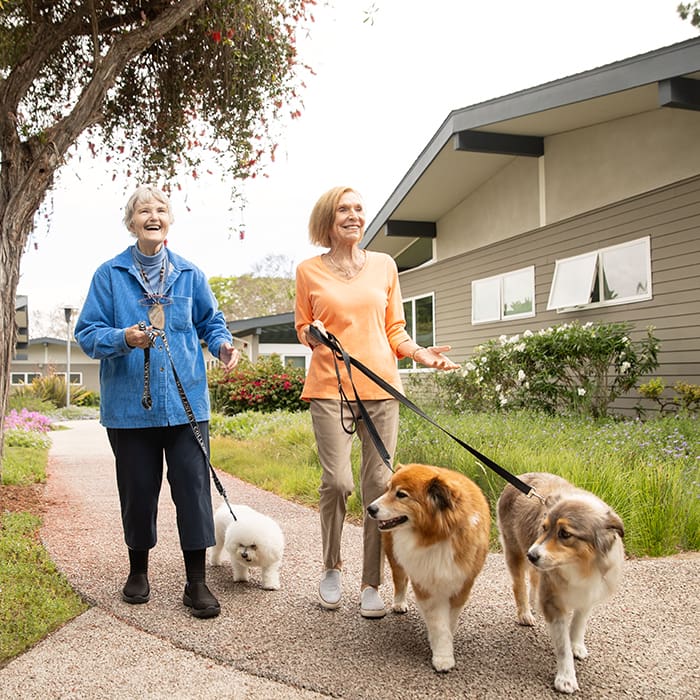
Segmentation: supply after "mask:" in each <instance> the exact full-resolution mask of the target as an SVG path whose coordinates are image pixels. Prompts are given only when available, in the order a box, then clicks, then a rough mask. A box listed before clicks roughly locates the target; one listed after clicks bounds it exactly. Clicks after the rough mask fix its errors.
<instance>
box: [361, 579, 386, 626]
mask: <svg viewBox="0 0 700 700" xmlns="http://www.w3.org/2000/svg"><path fill="white" fill-rule="evenodd" d="M360 615H362V617H369V618H378V617H384V615H386V608H385V607H384V601H383V600H382V599H381V597H380V595H379V591H377V589H376V588H372V586H367V588H365V589H364V591H362V594H361V596H360Z"/></svg>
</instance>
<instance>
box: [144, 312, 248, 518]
mask: <svg viewBox="0 0 700 700" xmlns="http://www.w3.org/2000/svg"><path fill="white" fill-rule="evenodd" d="M139 330H142V331H143V332H144V333H145V334H146V335H147V336H148V339H149V341H150V345H149V346H148V347H147V348H145V349H144V351H143V397H142V398H141V405H142V406H143V407H144V408H145V409H146V410H150V409H151V407H152V406H153V401H152V399H151V384H150V376H151V374H150V372H151V369H150V365H151V358H150V348H151V346H152V345H153V344H154V343H155V342H156V338H158V337H160V338H161V339H162V341H163V347H164V348H165V352H166V353H167V354H168V359H169V360H170V367H171V368H172V370H173V377H174V378H175V384H176V385H177V391H178V393H179V394H180V400H181V401H182V406H183V408H184V409H185V413H186V414H187V420H189V422H190V426H192V432H193V433H194V436H195V438H196V439H197V442H198V443H199V447H200V449H201V450H202V454H203V455H204V459H205V460H206V462H207V464H208V465H209V471H210V472H211V478H212V480H213V481H214V486H216V490H217V491H218V492H219V495H220V496H221V498H223V499H224V502H225V503H226V505H227V506H228V510H229V513H231V516H232V517H233V519H234V520H238V518H236V516H235V514H234V512H233V509H232V508H231V504H230V503H229V502H228V498H227V497H226V489H224V486H223V484H222V483H221V481H220V480H219V477H218V476H217V475H216V472H215V471H214V467H213V466H212V463H211V460H210V459H209V454H208V453H207V448H206V445H205V444H204V437H203V436H202V431H201V430H200V429H199V425H198V424H197V419H196V418H195V417H194V411H193V410H192V406H191V405H190V401H189V399H188V398H187V394H185V389H184V388H183V386H182V382H181V381H180V377H179V376H178V374H177V370H176V369H175V362H173V356H172V354H171V353H170V346H169V345H168V339H167V337H166V335H165V331H162V330H156V329H149V328H148V327H147V326H146V324H145V323H144V322H143V321H139Z"/></svg>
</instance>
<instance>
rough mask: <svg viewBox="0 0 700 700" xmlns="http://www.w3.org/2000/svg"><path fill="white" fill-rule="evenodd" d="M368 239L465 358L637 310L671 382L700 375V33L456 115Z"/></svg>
mask: <svg viewBox="0 0 700 700" xmlns="http://www.w3.org/2000/svg"><path fill="white" fill-rule="evenodd" d="M362 245H363V247H366V248H368V249H370V250H377V251H383V252H386V253H389V254H390V255H392V256H393V257H394V259H395V260H396V262H397V264H398V267H399V270H400V279H401V288H402V293H403V296H404V300H405V304H406V305H405V308H406V312H407V318H408V320H409V325H410V328H409V330H412V331H413V333H414V337H416V339H417V340H418V341H419V342H421V343H422V344H429V343H433V342H437V343H440V344H443V343H446V344H450V345H452V347H453V349H452V351H451V353H450V355H451V357H452V358H453V359H455V360H458V361H463V360H465V359H466V358H468V357H469V355H470V353H471V352H472V349H473V348H474V347H475V346H476V345H479V344H480V343H482V342H484V341H486V340H488V339H491V338H495V337H498V336H500V335H514V334H517V333H521V332H523V331H525V330H526V329H530V330H532V331H536V330H539V329H541V328H546V327H548V326H551V325H554V324H561V323H565V322H570V321H573V320H575V319H576V320H579V321H581V322H584V323H585V322H587V321H628V322H631V323H633V324H634V326H635V329H636V332H638V333H639V334H642V333H643V332H644V331H645V329H646V327H647V326H648V325H653V326H654V327H655V329H656V330H655V335H656V336H657V337H658V338H659V339H660V341H661V352H660V356H659V359H660V367H659V369H658V370H657V373H656V376H661V377H663V378H664V379H665V380H666V384H667V386H671V385H673V383H674V382H675V381H677V380H682V381H686V382H690V383H693V384H700V275H699V274H698V269H700V38H698V39H693V40H690V41H686V42H683V43H680V44H675V45H672V46H668V47H665V48H662V49H659V50H657V51H653V52H651V53H647V54H643V55H640V56H634V57H632V58H629V59H626V60H624V61H620V62H618V63H613V64H610V65H607V66H603V67H600V68H595V69H593V70H590V71H587V72H585V73H580V74H578V75H573V76H570V77H566V78H562V79H561V80H557V81H554V82H551V83H547V84H545V85H540V86H537V87H534V88H531V89H529V90H524V91H522V92H518V93H515V94H512V95H507V96H505V97H500V98H497V99H494V100H490V101H488V102H483V103H480V104H476V105H473V106H471V107H467V108H465V109H459V110H456V111H454V112H452V113H450V114H449V115H448V117H447V119H446V120H445V121H444V122H443V124H442V125H441V126H440V127H439V129H438V130H437V132H436V133H435V135H434V136H433V138H432V139H431V140H430V142H429V143H428V144H427V145H426V147H425V148H424V150H423V152H422V153H420V154H419V155H418V158H417V159H416V161H415V162H414V164H413V165H412V167H411V168H410V170H409V171H408V172H407V173H406V175H405V176H404V178H403V179H402V180H401V182H399V183H398V185H397V187H396V189H395V190H394V192H393V194H392V195H391V197H390V198H389V199H388V200H387V202H386V203H385V204H384V205H383V206H382V208H381V210H380V211H379V213H378V214H377V216H376V217H375V218H374V219H373V221H372V222H371V223H370V224H369V226H368V228H367V232H366V234H365V238H364V239H363V242H362ZM633 393H634V394H635V395H634V396H630V397H629V398H628V399H626V400H625V401H622V402H621V405H620V406H619V408H622V409H624V408H631V405H632V404H633V403H636V401H637V400H638V398H639V397H638V395H637V394H636V392H633Z"/></svg>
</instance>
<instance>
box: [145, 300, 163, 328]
mask: <svg viewBox="0 0 700 700" xmlns="http://www.w3.org/2000/svg"><path fill="white" fill-rule="evenodd" d="M148 320H149V321H150V322H151V325H152V326H153V327H154V328H157V329H158V330H159V331H162V330H163V329H164V328H165V309H164V308H163V306H162V305H161V304H153V306H151V307H149V309H148Z"/></svg>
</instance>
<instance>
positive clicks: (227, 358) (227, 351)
mask: <svg viewBox="0 0 700 700" xmlns="http://www.w3.org/2000/svg"><path fill="white" fill-rule="evenodd" d="M240 359H241V353H240V350H238V348H234V347H233V345H231V343H224V344H223V345H222V346H221V347H220V348H219V360H220V361H221V362H222V364H223V365H224V369H233V368H234V367H235V366H236V365H237V364H238V361H239V360H240Z"/></svg>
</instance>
